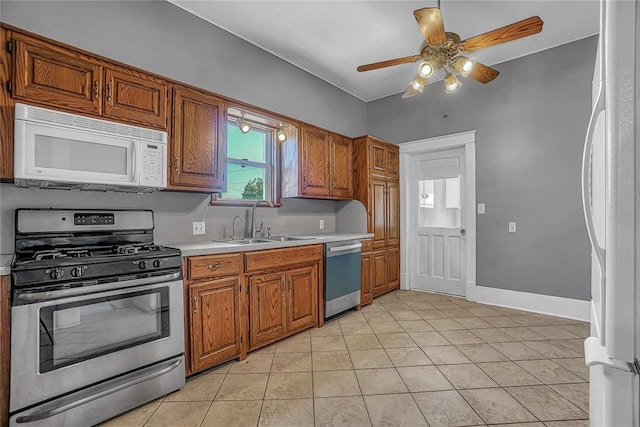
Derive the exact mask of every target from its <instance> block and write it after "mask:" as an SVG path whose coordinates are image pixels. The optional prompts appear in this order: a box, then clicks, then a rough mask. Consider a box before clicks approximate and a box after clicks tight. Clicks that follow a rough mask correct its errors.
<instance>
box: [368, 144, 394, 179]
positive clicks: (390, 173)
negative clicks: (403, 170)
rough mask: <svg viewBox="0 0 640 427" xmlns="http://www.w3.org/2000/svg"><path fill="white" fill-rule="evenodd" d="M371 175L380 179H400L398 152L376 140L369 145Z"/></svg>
mask: <svg viewBox="0 0 640 427" xmlns="http://www.w3.org/2000/svg"><path fill="white" fill-rule="evenodd" d="M369 159H370V162H369V173H370V174H371V176H376V177H380V178H392V179H398V169H399V165H398V151H397V149H394V148H390V147H389V146H388V145H387V144H383V143H378V142H376V141H375V140H374V141H372V142H371V143H370V145H369Z"/></svg>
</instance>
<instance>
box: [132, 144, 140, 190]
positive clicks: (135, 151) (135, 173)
mask: <svg viewBox="0 0 640 427" xmlns="http://www.w3.org/2000/svg"><path fill="white" fill-rule="evenodd" d="M138 144H139V142H138V141H134V143H133V155H132V156H131V161H132V162H133V181H134V182H135V183H137V184H140V180H139V179H138Z"/></svg>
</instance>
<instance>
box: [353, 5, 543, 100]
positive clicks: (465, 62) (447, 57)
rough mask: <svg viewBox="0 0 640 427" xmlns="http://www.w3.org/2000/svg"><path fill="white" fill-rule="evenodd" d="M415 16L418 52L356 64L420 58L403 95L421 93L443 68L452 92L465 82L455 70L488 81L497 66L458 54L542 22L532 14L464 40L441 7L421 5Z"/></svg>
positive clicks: (532, 30)
mask: <svg viewBox="0 0 640 427" xmlns="http://www.w3.org/2000/svg"><path fill="white" fill-rule="evenodd" d="M438 4H439V2H438ZM413 16H415V18H416V21H418V25H419V26H420V31H422V34H423V35H424V39H425V40H424V42H422V45H421V46H420V53H419V54H418V55H413V56H405V57H402V58H396V59H390V60H387V61H381V62H374V63H372V64H366V65H361V66H359V67H358V68H357V70H358V71H360V72H362V71H370V70H377V69H379V68H385V67H391V66H394V65H400V64H408V63H412V62H417V61H420V64H419V65H418V74H417V75H416V77H415V78H414V79H413V80H412V81H411V83H409V86H408V87H407V90H406V91H405V92H404V94H403V95H402V97H403V98H410V97H412V96H416V95H417V94H418V93H422V90H423V89H424V87H425V85H426V84H427V80H428V79H429V77H431V76H432V75H433V73H434V71H436V70H439V69H444V70H445V72H446V75H445V78H444V84H445V89H446V92H447V93H450V92H453V91H455V90H456V89H458V88H459V87H460V86H462V83H460V80H458V78H457V77H456V76H455V75H454V74H453V72H452V70H455V71H457V72H459V73H460V75H462V76H463V77H467V76H468V77H471V78H472V79H474V80H476V81H478V82H480V83H489V82H490V81H491V80H493V79H495V78H496V77H497V76H498V74H499V72H498V71H497V70H494V69H493V68H491V67H487V66H486V65H483V64H481V63H479V62H477V61H475V60H474V59H472V58H468V57H466V56H463V55H459V54H460V53H467V52H472V51H475V50H478V49H482V48H485V47H489V46H495V45H498V44H501V43H506V42H510V41H512V40H517V39H520V38H523V37H527V36H530V35H533V34H536V33H539V32H540V31H542V24H543V22H542V20H541V19H540V17H538V16H532V17H531V18H527V19H524V20H522V21H519V22H515V23H513V24H510V25H507V26H504V27H501V28H497V29H495V30H493V31H489V32H486V33H483V34H480V35H477V36H475V37H471V38H468V39H466V40H462V41H461V40H460V36H459V35H457V34H456V33H450V32H445V31H444V25H443V23H442V14H441V13H440V7H426V8H424V9H418V10H415V11H414V12H413Z"/></svg>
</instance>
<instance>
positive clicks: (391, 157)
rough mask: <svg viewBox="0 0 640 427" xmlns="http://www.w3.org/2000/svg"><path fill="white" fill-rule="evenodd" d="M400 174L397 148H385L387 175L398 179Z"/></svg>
mask: <svg viewBox="0 0 640 427" xmlns="http://www.w3.org/2000/svg"><path fill="white" fill-rule="evenodd" d="M399 176H400V162H399V156H398V150H397V149H391V148H390V149H388V150H387V177H388V178H392V179H398V177H399Z"/></svg>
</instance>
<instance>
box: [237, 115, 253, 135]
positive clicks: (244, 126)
mask: <svg viewBox="0 0 640 427" xmlns="http://www.w3.org/2000/svg"><path fill="white" fill-rule="evenodd" d="M238 127H239V128H240V132H242V133H247V132H249V131H250V130H251V125H250V124H249V123H247V122H246V121H245V120H244V113H242V116H241V118H240V123H238Z"/></svg>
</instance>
